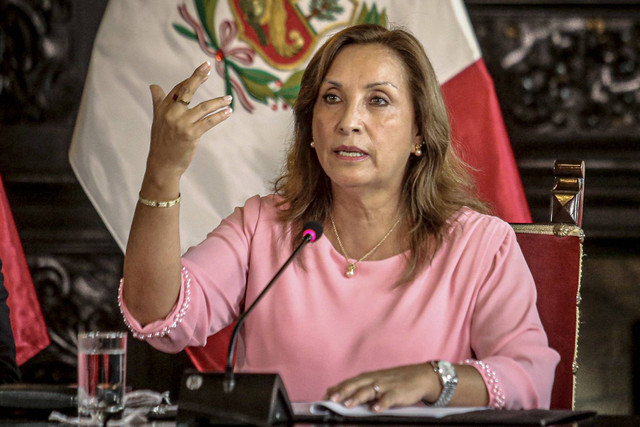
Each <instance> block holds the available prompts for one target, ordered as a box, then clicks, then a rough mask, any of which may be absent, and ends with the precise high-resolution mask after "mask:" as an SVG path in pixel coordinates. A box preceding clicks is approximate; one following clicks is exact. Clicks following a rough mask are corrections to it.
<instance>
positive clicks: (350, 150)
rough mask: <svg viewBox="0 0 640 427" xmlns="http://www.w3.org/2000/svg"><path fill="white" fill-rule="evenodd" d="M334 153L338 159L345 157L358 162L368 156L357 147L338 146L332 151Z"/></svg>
mask: <svg viewBox="0 0 640 427" xmlns="http://www.w3.org/2000/svg"><path fill="white" fill-rule="evenodd" d="M334 153H336V154H337V155H338V156H340V157H346V158H349V159H353V160H359V159H362V158H364V157H367V156H368V154H367V153H365V152H364V151H362V150H360V149H359V148H357V147H345V146H340V147H338V148H337V149H336V150H334Z"/></svg>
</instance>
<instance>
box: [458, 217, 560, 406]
mask: <svg viewBox="0 0 640 427" xmlns="http://www.w3.org/2000/svg"><path fill="white" fill-rule="evenodd" d="M502 226H503V227H504V240H503V241H502V244H501V246H500V248H499V250H498V252H497V253H496V254H495V255H494V257H493V260H492V263H491V265H490V267H489V268H488V269H487V275H486V279H485V281H484V284H483V285H482V287H481V289H480V290H479V293H478V299H477V302H476V309H475V312H474V315H473V320H472V325H471V327H472V331H471V336H472V342H471V346H472V349H473V351H474V354H475V356H476V359H477V362H476V361H465V363H467V364H470V365H472V366H475V367H476V369H478V371H479V372H480V374H481V375H482V376H483V378H484V380H485V384H486V386H487V390H488V391H489V396H490V406H493V407H504V408H506V409H521V408H525V409H529V408H548V407H549V403H550V400H551V389H552V387H553V379H554V376H555V369H556V365H557V364H558V361H559V360H560V357H559V355H558V353H557V352H556V351H555V350H553V349H552V348H550V347H549V346H548V341H547V335H546V333H545V332H544V329H543V328H542V324H541V322H540V317H539V315H538V310H537V308H536V288H535V283H534V281H533V277H532V276H531V272H530V271H529V267H528V266H527V263H526V261H525V259H524V256H523V255H522V252H521V250H520V247H519V246H518V243H517V240H516V236H515V233H514V232H513V230H512V229H511V227H510V226H509V225H508V224H502ZM514 325H515V326H514Z"/></svg>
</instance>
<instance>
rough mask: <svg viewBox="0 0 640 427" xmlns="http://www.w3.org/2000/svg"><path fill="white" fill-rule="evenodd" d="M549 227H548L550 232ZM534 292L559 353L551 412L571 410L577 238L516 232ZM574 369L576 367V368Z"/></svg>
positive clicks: (579, 250) (578, 262) (578, 260)
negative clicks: (527, 265)
mask: <svg viewBox="0 0 640 427" xmlns="http://www.w3.org/2000/svg"><path fill="white" fill-rule="evenodd" d="M552 227H553V225H549V226H548V228H549V230H551V229H552ZM517 237H518V242H519V243H520V247H521V248H522V252H523V253H524V256H525V259H526V260H527V263H528V264H529V268H530V269H531V273H532V274H533V278H534V280H535V282H536V288H537V290H538V303H537V306H538V311H539V313H540V318H541V320H542V325H543V326H544V328H545V331H546V332H547V336H548V337H549V345H550V346H551V347H552V348H554V349H555V350H556V351H557V352H558V353H560V363H559V365H558V367H557V369H556V378H555V382H554V384H553V392H552V394H551V409H573V403H574V385H575V381H574V374H573V366H574V362H575V359H576V357H577V339H578V316H579V313H578V306H577V303H578V296H579V291H580V275H581V262H582V243H581V240H580V237H578V236H567V237H556V236H554V235H547V234H535V233H532V232H526V231H519V232H517ZM576 366H577V365H576Z"/></svg>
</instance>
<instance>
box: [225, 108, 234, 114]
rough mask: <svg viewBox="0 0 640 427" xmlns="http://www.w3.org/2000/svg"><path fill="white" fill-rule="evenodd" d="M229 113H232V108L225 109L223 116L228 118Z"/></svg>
mask: <svg viewBox="0 0 640 427" xmlns="http://www.w3.org/2000/svg"><path fill="white" fill-rule="evenodd" d="M231 113H233V108H227V109H226V110H224V115H225V116H230V115H231Z"/></svg>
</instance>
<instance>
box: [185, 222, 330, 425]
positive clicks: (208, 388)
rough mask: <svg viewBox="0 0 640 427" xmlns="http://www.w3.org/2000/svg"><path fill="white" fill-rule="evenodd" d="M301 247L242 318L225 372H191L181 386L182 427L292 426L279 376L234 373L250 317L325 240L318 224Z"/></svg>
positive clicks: (309, 229)
mask: <svg viewBox="0 0 640 427" xmlns="http://www.w3.org/2000/svg"><path fill="white" fill-rule="evenodd" d="M302 235H303V239H302V242H301V243H300V245H298V247H297V248H296V249H295V250H294V251H293V253H292V254H291V256H290V257H289V258H288V259H287V261H286V262H285V263H284V265H283V266H282V267H280V269H279V270H278V272H277V273H276V274H275V276H273V278H272V279H271V281H270V282H269V283H268V284H267V286H266V287H265V288H264V289H263V290H262V292H260V294H259V295H258V297H257V298H256V299H255V301H253V303H252V304H251V305H250V306H249V308H248V309H247V310H246V311H245V312H244V313H243V314H242V315H240V317H238V320H237V322H236V326H235V327H234V329H233V332H232V334H231V338H230V340H229V349H228V351H227V364H226V368H225V371H224V373H222V372H198V371H197V370H195V369H187V370H186V371H185V372H184V374H183V376H182V381H181V385H180V395H179V399H178V414H177V418H176V421H177V422H178V424H179V425H181V424H187V425H208V424H225V425H247V424H249V425H270V424H276V423H284V422H290V421H292V419H293V411H292V409H291V403H290V401H289V396H288V394H287V391H286V389H285V387H284V384H283V382H282V379H281V378H280V375H279V374H277V373H276V374H271V373H240V374H236V373H234V371H233V356H234V353H235V346H236V341H237V339H238V334H239V331H240V327H241V326H242V325H243V323H244V321H245V320H246V318H247V316H248V315H249V313H250V312H251V311H252V310H253V309H254V308H255V306H256V305H257V304H258V303H259V302H260V301H261V300H262V298H263V297H264V296H265V295H266V293H267V292H268V291H269V290H270V289H271V288H272V287H273V284H274V283H275V281H276V280H277V279H278V277H280V275H281V274H282V273H283V272H284V270H285V269H286V268H287V267H288V266H289V264H291V261H293V260H294V259H295V258H296V257H297V256H298V254H299V253H300V251H301V250H302V248H303V247H304V246H305V245H306V244H307V243H310V242H314V241H315V240H317V239H318V238H320V236H322V226H321V225H320V224H319V223H317V222H309V223H307V224H305V226H304V231H303V233H302Z"/></svg>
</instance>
